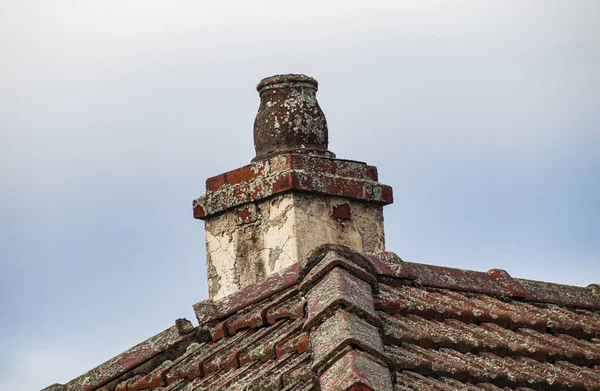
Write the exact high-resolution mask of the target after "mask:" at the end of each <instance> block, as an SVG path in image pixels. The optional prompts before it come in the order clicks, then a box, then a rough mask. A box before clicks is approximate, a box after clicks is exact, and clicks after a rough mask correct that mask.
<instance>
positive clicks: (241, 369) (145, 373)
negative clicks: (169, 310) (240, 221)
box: [47, 246, 600, 391]
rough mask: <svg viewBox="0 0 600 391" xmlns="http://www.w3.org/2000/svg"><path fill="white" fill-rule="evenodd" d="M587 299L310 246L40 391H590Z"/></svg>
mask: <svg viewBox="0 0 600 391" xmlns="http://www.w3.org/2000/svg"><path fill="white" fill-rule="evenodd" d="M599 290H600V289H598V286H597V285H590V286H589V287H588V288H581V287H572V286H565V285H559V284H551V283H545V282H537V281H528V280H522V279H516V278H512V277H511V276H510V275H508V273H506V272H504V271H502V270H491V271H489V272H487V273H486V272H474V271H464V270H458V269H452V268H444V267H437V266H430V265H422V264H415V263H410V262H404V261H402V260H401V259H400V258H398V257H397V256H395V255H394V254H392V253H384V254H380V255H377V256H368V257H365V256H363V255H361V254H358V253H356V252H354V251H352V250H350V249H349V248H347V247H343V246H323V247H321V248H319V249H316V250H315V251H314V252H313V253H312V255H311V257H310V259H309V260H307V262H306V265H305V266H304V267H303V268H302V269H300V267H299V266H294V267H292V268H289V269H287V270H285V271H284V272H283V273H282V274H279V275H274V276H271V277H269V278H268V279H267V280H266V281H265V282H264V283H262V284H258V285H254V286H251V287H249V288H247V289H245V290H242V291H240V292H238V293H236V294H234V295H231V296H229V297H227V298H225V299H223V300H221V301H218V302H213V301H205V302H201V303H198V304H196V305H195V306H194V309H195V312H196V315H197V317H198V320H199V323H200V324H199V326H197V327H193V326H192V325H191V324H190V323H189V322H187V321H184V320H179V321H178V323H177V325H176V326H174V327H172V328H170V329H167V330H165V331H164V332H162V333H160V334H158V335H157V336H155V337H153V338H151V339H149V340H147V341H146V342H143V343H142V344H140V345H138V346H136V347H134V348H132V349H131V350H129V351H127V352H125V353H123V354H122V355H119V356H117V357H115V358H114V359H112V360H110V361H108V362H107V363H105V364H102V365H101V366H99V367H97V368H95V369H93V370H91V371H90V372H88V373H86V374H84V375H82V376H81V377H79V378H77V379H75V380H73V381H71V382H69V383H67V384H66V385H58V384H57V385H54V386H51V387H49V388H48V389H47V390H53V391H75V390H77V391H92V390H99V391H142V390H144V391H146V390H160V391H166V390H171V391H191V390H296V391H298V390H317V389H320V390H322V391H330V390H331V391H333V390H353V391H360V390H362V391H365V390H372V391H380V390H381V391H391V390H396V391H398V390H457V389H461V390H463V389H464V390H600V295H599V294H598V291H599Z"/></svg>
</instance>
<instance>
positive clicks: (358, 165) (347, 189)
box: [192, 154, 394, 219]
mask: <svg viewBox="0 0 600 391" xmlns="http://www.w3.org/2000/svg"><path fill="white" fill-rule="evenodd" d="M289 191H298V192H302V193H309V194H322V195H332V196H339V197H346V198H349V199H358V200H362V201H365V202H372V203H376V204H380V205H387V204H391V203H393V202H394V197H393V191H392V188H391V187H390V186H387V185H384V184H382V183H379V182H378V181H377V169H376V168H375V167H373V166H368V165H366V164H365V163H362V162H354V161H349V160H341V159H330V158H323V157H318V156H310V155H297V154H283V155H278V156H275V157H273V158H271V159H268V160H265V161H260V162H255V163H252V164H250V165H247V166H244V167H241V168H238V169H235V170H232V171H229V172H227V173H224V174H220V175H217V176H215V177H212V178H209V179H208V180H207V181H206V194H205V195H204V196H202V197H200V198H198V199H196V200H194V201H193V202H192V208H193V212H194V213H193V214H194V218H196V219H205V218H207V217H209V216H212V215H215V214H218V213H222V212H224V211H226V210H229V209H232V208H235V207H238V206H240V205H243V204H247V203H249V202H256V201H260V200H262V199H266V198H269V197H272V196H274V195H277V194H281V193H285V192H289Z"/></svg>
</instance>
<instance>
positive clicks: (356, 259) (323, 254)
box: [300, 245, 378, 292]
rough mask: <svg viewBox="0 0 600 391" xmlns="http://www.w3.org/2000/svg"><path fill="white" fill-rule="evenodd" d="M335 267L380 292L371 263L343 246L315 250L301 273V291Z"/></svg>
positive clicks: (330, 246)
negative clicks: (346, 271) (344, 270)
mask: <svg viewBox="0 0 600 391" xmlns="http://www.w3.org/2000/svg"><path fill="white" fill-rule="evenodd" d="M335 267H341V268H344V269H346V270H348V271H349V272H350V273H352V274H354V275H355V276H356V277H358V278H359V279H361V280H363V281H366V282H367V283H368V284H370V285H371V287H372V289H373V290H374V291H375V292H378V283H377V279H376V277H375V274H374V271H373V267H372V265H371V263H370V262H369V261H368V260H367V259H366V258H364V257H363V256H362V255H361V254H359V253H356V252H354V251H353V250H351V249H350V248H349V247H346V246H341V245H323V246H319V247H317V249H315V250H313V252H312V253H311V254H310V255H309V261H308V262H307V265H306V266H305V267H304V268H303V269H302V270H301V271H300V275H301V279H302V282H301V283H300V289H301V290H307V289H309V288H310V287H311V286H312V285H314V284H315V283H316V282H317V281H318V280H319V279H320V278H321V277H323V276H324V275H326V274H327V273H328V272H329V271H331V270H332V269H333V268H335Z"/></svg>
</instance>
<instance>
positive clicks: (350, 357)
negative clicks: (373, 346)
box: [319, 350, 393, 391]
mask: <svg viewBox="0 0 600 391" xmlns="http://www.w3.org/2000/svg"><path fill="white" fill-rule="evenodd" d="M319 383H320V385H321V390H322V391H340V390H343V391H350V390H354V391H355V390H361V391H362V390H377V391H392V390H393V387H392V380H391V376H390V371H389V370H388V368H386V367H385V366H383V365H381V364H380V363H378V362H376V361H375V360H373V359H372V358H371V357H370V355H369V354H366V353H363V352H359V351H356V350H349V351H348V352H347V353H346V354H344V355H343V356H342V357H341V358H340V359H339V360H337V361H336V362H335V363H334V364H333V365H332V366H331V367H330V368H329V369H327V370H326V371H325V373H323V374H322V375H321V376H320V378H319Z"/></svg>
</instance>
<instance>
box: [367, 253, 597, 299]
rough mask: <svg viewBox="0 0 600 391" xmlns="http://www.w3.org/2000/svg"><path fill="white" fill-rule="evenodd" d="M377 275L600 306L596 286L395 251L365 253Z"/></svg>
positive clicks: (429, 284)
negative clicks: (420, 259) (431, 261)
mask: <svg viewBox="0 0 600 391" xmlns="http://www.w3.org/2000/svg"><path fill="white" fill-rule="evenodd" d="M367 259H368V260H369V261H370V262H371V263H372V265H373V267H374V269H375V271H376V273H377V275H379V276H386V277H393V278H401V279H407V280H411V281H414V282H416V283H418V284H419V285H421V286H424V287H432V288H442V289H451V290H457V291H465V292H474V293H483V294H486V295H491V296H503V297H510V298H513V299H523V300H528V301H532V302H539V303H548V304H557V305H563V306H573V307H581V308H592V309H600V287H598V286H597V285H596V284H590V285H589V286H588V287H587V288H584V287H579V286H571V285H563V284H557V283H552V282H544V281H533V280H525V279H520V278H513V277H511V276H510V275H509V274H508V273H507V272H506V271H504V270H501V269H491V270H490V271H488V272H480V271H473V270H462V269H456V268H451V267H445V266H434V265H427V264H421V263H413V262H406V261H403V260H402V259H401V258H400V257H398V256H397V255H396V254H394V253H391V252H384V253H381V254H377V255H368V256H367Z"/></svg>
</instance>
